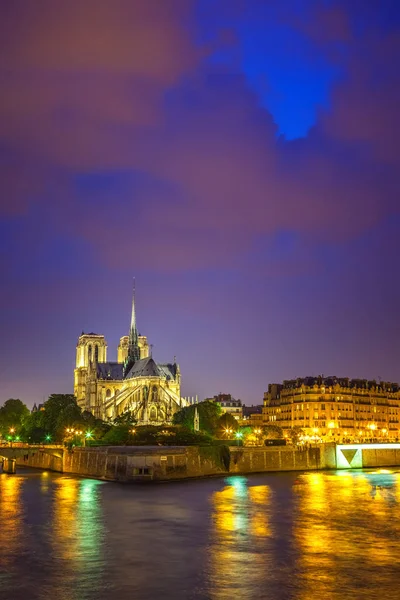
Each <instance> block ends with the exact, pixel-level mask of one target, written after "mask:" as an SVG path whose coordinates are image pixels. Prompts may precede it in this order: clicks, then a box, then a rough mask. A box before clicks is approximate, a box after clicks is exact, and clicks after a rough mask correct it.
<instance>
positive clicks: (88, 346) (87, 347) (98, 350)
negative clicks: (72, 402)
mask: <svg viewBox="0 0 400 600" xmlns="http://www.w3.org/2000/svg"><path fill="white" fill-rule="evenodd" d="M106 361H107V342H106V340H105V338H104V335H98V334H97V333H83V331H82V334H81V335H80V336H79V339H78V344H77V346H76V364H75V371H74V395H75V397H76V399H77V402H78V404H79V406H80V407H81V408H84V406H85V398H86V378H87V374H88V371H89V369H90V367H91V366H93V365H95V364H97V363H102V362H106Z"/></svg>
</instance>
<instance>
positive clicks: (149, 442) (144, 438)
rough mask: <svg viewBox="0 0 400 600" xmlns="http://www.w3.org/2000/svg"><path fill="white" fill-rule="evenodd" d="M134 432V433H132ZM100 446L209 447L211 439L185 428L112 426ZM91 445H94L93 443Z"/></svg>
mask: <svg viewBox="0 0 400 600" xmlns="http://www.w3.org/2000/svg"><path fill="white" fill-rule="evenodd" d="M132 432H134V433H132ZM100 443H101V445H106V444H110V445H122V444H125V445H130V446H198V445H210V444H211V443H212V438H211V437H210V436H209V435H207V434H204V433H198V432H194V431H189V430H188V429H186V428H185V427H178V426H175V427H174V426H172V427H171V426H166V425H159V426H157V425H146V426H142V427H135V428H134V429H132V427H131V426H130V425H126V424H125V425H113V426H111V428H110V430H109V431H108V432H107V433H106V434H105V435H104V437H103V438H102V439H101V442H100ZM91 445H95V442H94V443H93V444H91Z"/></svg>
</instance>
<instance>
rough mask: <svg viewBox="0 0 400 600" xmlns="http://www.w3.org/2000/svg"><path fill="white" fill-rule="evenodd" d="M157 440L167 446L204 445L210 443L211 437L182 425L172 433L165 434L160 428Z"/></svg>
mask: <svg viewBox="0 0 400 600" xmlns="http://www.w3.org/2000/svg"><path fill="white" fill-rule="evenodd" d="M158 442H159V443H161V444H162V445H167V446H204V445H209V444H211V443H212V437H211V436H209V435H208V434H206V433H200V432H198V431H189V430H188V429H186V428H185V427H182V428H179V429H178V428H177V430H176V432H175V433H174V434H173V435H165V434H164V433H163V430H162V431H161V432H160V433H159V435H158Z"/></svg>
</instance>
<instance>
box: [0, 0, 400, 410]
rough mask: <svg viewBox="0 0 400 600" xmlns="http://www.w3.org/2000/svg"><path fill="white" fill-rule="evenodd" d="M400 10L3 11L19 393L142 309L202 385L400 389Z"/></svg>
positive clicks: (6, 364) (11, 289) (367, 5)
mask: <svg viewBox="0 0 400 600" xmlns="http://www.w3.org/2000/svg"><path fill="white" fill-rule="evenodd" d="M399 65H400V2H399V1H398V0H393V1H391V0H368V1H366V0H337V1H336V0H332V1H328V0H326V1H324V0H284V1H282V0H269V1H267V0H264V1H262V0H162V1H161V0H108V1H107V0H92V1H90V0H87V1H85V0H76V1H73V0H68V2H66V1H65V0H35V2H32V1H29V0H13V1H12V2H10V1H8V0H0V202H1V207H0V234H1V235H0V244H1V257H0V271H1V295H0V304H1V311H0V349H1V350H0V351H1V356H0V378H1V385H0V390H1V394H0V403H1V402H3V401H4V400H6V399H7V398H9V397H17V398H18V397H19V398H21V400H23V401H25V402H26V403H27V404H28V405H32V404H33V402H35V401H36V402H42V401H43V398H44V397H47V395H48V394H50V393H57V392H60V393H61V392H65V393H68V392H72V390H73V368H74V364H75V346H76V342H77V339H78V336H79V335H80V333H81V331H82V330H84V331H86V332H87V331H94V332H97V333H102V334H104V335H105V336H106V339H107V342H108V359H109V360H116V346H117V343H118V340H119V338H120V336H122V335H125V334H127V333H128V328H129V322H130V304H131V295H132V281H133V277H135V278H136V298H137V319H138V327H139V330H140V332H141V333H142V334H145V335H147V336H148V338H149V342H151V343H153V344H154V349H153V354H154V357H155V359H156V360H158V361H160V362H163V361H168V360H171V361H172V360H173V357H174V355H176V357H177V360H178V362H179V363H180V365H181V370H182V379H183V389H182V394H183V395H195V394H198V395H199V397H200V399H202V398H204V397H206V396H209V395H214V394H217V393H219V392H225V393H229V392H230V393H232V394H233V396H235V397H239V398H241V399H242V400H243V401H244V402H246V403H248V404H252V403H254V404H256V403H260V402H261V400H262V396H263V392H264V391H265V390H266V389H267V386H268V383H272V382H279V381H281V380H282V379H291V378H295V377H303V376H306V375H318V374H322V373H323V374H325V375H338V376H339V375H340V376H343V377H346V376H347V377H355V378H356V377H357V378H369V379H372V378H374V379H378V378H379V377H381V378H382V379H383V380H392V381H399V380H400V327H399V306H400V277H399V257H400V198H399V183H400V164H399V163H400V158H399V157H400V153H399V139H400V130H399V129H400V127H399V123H400V118H399V110H400V84H399Z"/></svg>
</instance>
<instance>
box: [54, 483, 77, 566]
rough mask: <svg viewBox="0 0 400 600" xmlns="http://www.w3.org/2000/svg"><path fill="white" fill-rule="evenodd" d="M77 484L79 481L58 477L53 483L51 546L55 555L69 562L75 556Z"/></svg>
mask: <svg viewBox="0 0 400 600" xmlns="http://www.w3.org/2000/svg"><path fill="white" fill-rule="evenodd" d="M79 483H80V482H79V480H77V479H73V478H69V477H59V478H58V479H56V480H55V481H54V484H55V502H54V528H53V545H54V552H55V554H56V555H58V556H61V557H62V558H64V559H65V560H71V559H73V558H74V557H76V555H77V554H76V553H77V549H78V529H77V520H76V509H77V497H78V489H79Z"/></svg>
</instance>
